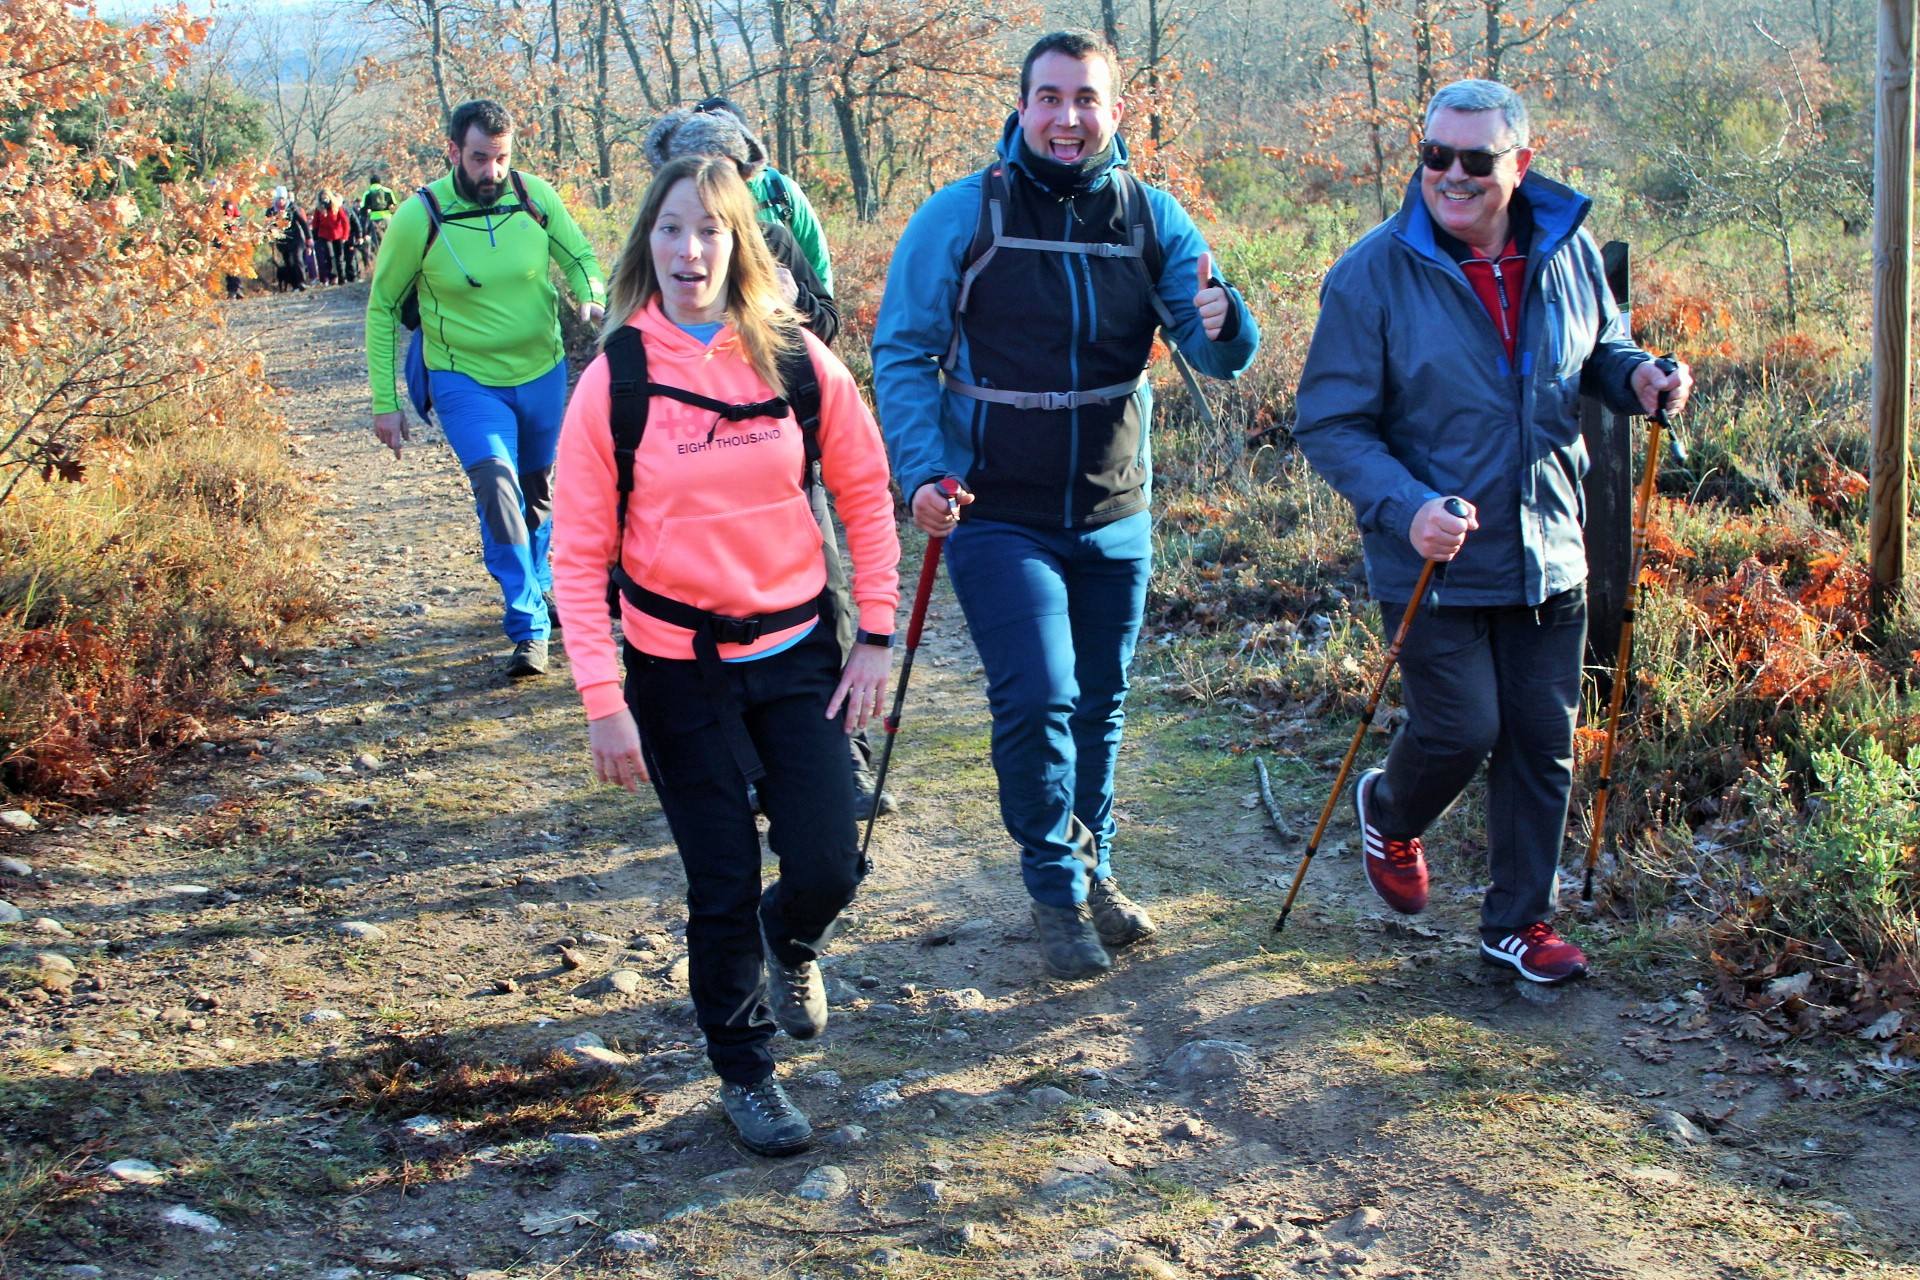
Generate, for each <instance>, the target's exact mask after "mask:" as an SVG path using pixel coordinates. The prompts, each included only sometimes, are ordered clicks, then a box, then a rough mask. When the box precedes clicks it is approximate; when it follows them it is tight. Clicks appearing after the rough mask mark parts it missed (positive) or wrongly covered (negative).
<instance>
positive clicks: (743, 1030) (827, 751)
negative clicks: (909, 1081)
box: [626, 618, 860, 1085]
mask: <svg viewBox="0 0 1920 1280" xmlns="http://www.w3.org/2000/svg"><path fill="white" fill-rule="evenodd" d="M626 660H627V679H626V696H627V706H628V707H629V708H631V709H632V711H633V716H634V720H635V721H636V722H637V723H638V724H639V726H640V749H641V752H642V754H643V756H644V758H645V760H646V764H647V773H648V774H649V775H651V777H652V778H653V789H654V792H655V794H657V795H658V796H659V797H660V807H661V809H663V810H664V811H665V813H666V817H667V825H668V827H669V828H671V829H672V831H673V839H674V843H675V844H676V845H678V846H679V850H680V861H681V864H682V865H683V866H684V867H685V868H686V873H687V957H688V983H689V985H690V986H691V988H692V996H693V1007H694V1014H695V1017H696V1018H697V1019H698V1021H699V1023H700V1030H701V1031H702V1032H703V1033H705V1035H706V1038H707V1057H708V1058H709V1059H710V1060H711V1061H712V1063H713V1069H714V1071H715V1073H716V1074H718V1075H719V1077H720V1078H721V1079H722V1080H725V1081H728V1082H730V1083H733V1084H749V1085H750V1084H757V1083H759V1082H760V1081H761V1080H764V1079H766V1078H767V1077H768V1076H769V1075H771V1074H773V1054H772V1051H771V1050H770V1048H769V1046H768V1041H770V1040H772V1039H773V1035H774V1032H775V1030H776V1027H775V1024H774V1021H773V1016H772V1013H771V1012H770V1011H769V1009H768V1007H767V999H766V997H767V992H766V975H765V971H764V969H763V967H762V963H761V943H760V927H761V922H762V921H764V922H765V925H766V934H767V940H768V941H769V942H770V943H771V944H772V946H773V949H774V953H775V955H777V956H778V957H779V959H780V962H781V963H782V964H786V965H797V964H802V963H804V962H806V961H808V960H814V959H817V958H818V957H819V956H820V955H821V954H822V953H823V952H824V951H825V950H826V947H827V944H828V943H829V942H830V941H831V940H832V937H833V934H834V931H835V923H836V921H837V920H838V918H839V915H840V912H841V910H842V909H843V908H844V907H845V906H846V905H847V904H848V903H849V902H851V901H853V893H854V888H855V886H856V885H858V884H859V880H860V872H859V857H860V851H859V842H858V839H857V832H856V827H855V823H854V817H853V769H852V766H851V764H850V763H849V761H848V757H847V744H846V733H845V730H844V729H843V727H842V724H843V719H842V717H841V716H836V717H835V718H833V719H831V720H829V719H827V714H826V711H827V703H828V702H829V701H830V700H831V699H832V697H833V690H834V687H835V686H836V685H838V684H839V682H840V646H839V644H838V643H837V641H836V639H835V636H834V628H833V620H832V619H831V618H821V619H820V620H819V621H818V622H816V623H815V624H814V628H813V630H812V631H811V632H810V633H808V634H807V636H806V637H805V638H804V639H802V640H801V641H800V642H799V643H797V644H795V645H793V646H792V647H791V648H788V649H784V650H782V651H780V652H779V653H775V654H773V655H772V656H770V657H765V658H756V659H754V660H753V661H751V662H730V663H727V664H726V678H727V680H728V682H729V683H730V684H731V686H732V689H733V696H734V700H735V702H736V703H737V704H738V705H739V708H740V712H741V717H742V719H744V720H745V722H746V726H747V732H748V734H749V735H750V736H751V737H752V739H753V745H754V749H755V750H756V751H757V752H758V753H759V756H760V761H761V763H762V764H763V765H764V766H765V768H766V771H767V773H766V776H765V777H764V778H762V779H760V781H759V782H758V783H756V784H755V786H756V788H757V790H758V791H759V794H760V804H761V807H762V808H763V809H764V810H765V811H766V814H767V844H768V846H769V847H770V848H771V849H772V850H773V854H774V856H775V857H776V858H778V859H779V862H780V878H779V879H778V880H777V881H775V882H774V884H773V886H772V887H771V888H769V889H768V890H767V891H766V892H765V893H764V894H762V892H761V888H760V834H759V831H758V830H757V829H756V828H755V826H754V819H753V810H752V809H751V808H749V807H748V802H747V786H746V779H745V778H744V777H742V776H741V773H740V767H739V766H738V765H737V764H735V763H734V759H733V753H732V752H731V751H730V750H728V748H727V741H726V738H725V736H724V734H723V733H722V732H721V727H720V721H719V712H718V711H717V709H716V708H715V707H714V705H713V702H712V699H711V698H710V697H709V696H708V694H707V691H706V687H705V685H704V683H703V682H702V678H701V675H700V671H699V667H698V664H697V663H695V662H693V661H691V660H686V661H680V660H674V659H669V658H654V657H650V656H648V655H646V654H643V653H641V652H639V651H638V650H637V649H635V648H633V646H631V645H628V646H626ZM843 715H844V713H843Z"/></svg>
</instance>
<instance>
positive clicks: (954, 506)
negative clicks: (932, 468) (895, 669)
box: [907, 476, 960, 650]
mask: <svg viewBox="0 0 1920 1280" xmlns="http://www.w3.org/2000/svg"><path fill="white" fill-rule="evenodd" d="M935 487H936V488H938V489H939V490H940V492H941V493H942V494H944V495H945V496H946V499H947V506H948V508H949V509H951V510H952V511H953V513H954V515H955V516H956V517H958V516H959V514H960V481H959V480H958V479H956V478H955V477H953V476H946V477H944V478H942V479H941V480H940V481H939V483H938V484H937V485H936V486H935ZM946 541H947V540H946V539H945V538H928V539H927V551H926V554H925V556H923V557H922V558H921V561H920V583H919V585H918V586H916V587H915V588H914V591H913V613H912V614H911V615H910V616H909V618H908V620H907V648H908V649H910V650H911V649H918V648H919V647H920V632H921V630H922V629H923V628H925V626H926V625H927V601H928V600H930V599H932V598H933V579H934V572H933V566H934V565H935V564H937V563H938V562H939V560H940V552H941V549H942V548H943V547H945V545H946Z"/></svg>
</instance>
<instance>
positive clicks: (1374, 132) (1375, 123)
mask: <svg viewBox="0 0 1920 1280" xmlns="http://www.w3.org/2000/svg"><path fill="white" fill-rule="evenodd" d="M1360 61H1361V62H1362V64H1364V65H1365V66H1366V68H1367V119H1368V121H1369V122H1370V123H1369V125H1368V129H1367V131H1368V133H1369V134H1370V135H1371V138H1372V142H1373V202H1374V204H1375V206H1376V207H1378V209H1379V210H1380V216H1381V217H1382V218H1384V217H1386V216H1387V153H1386V147H1385V144H1384V143H1383V141H1382V140H1381V137H1380V128H1381V124H1380V68H1379V66H1378V65H1377V64H1376V63H1375V61H1374V56H1373V12H1372V10H1370V9H1369V8H1368V7H1367V5H1366V4H1365V3H1364V0H1363V3H1362V4H1361V5H1360Z"/></svg>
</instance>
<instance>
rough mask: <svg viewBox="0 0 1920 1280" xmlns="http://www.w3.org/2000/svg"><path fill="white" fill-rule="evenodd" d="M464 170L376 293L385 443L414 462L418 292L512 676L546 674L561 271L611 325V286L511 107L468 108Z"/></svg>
mask: <svg viewBox="0 0 1920 1280" xmlns="http://www.w3.org/2000/svg"><path fill="white" fill-rule="evenodd" d="M447 139H448V140H447V158H448V160H449V162H450V164H451V167H452V171H451V172H450V173H449V174H447V176H446V177H444V178H441V179H439V180H438V181H436V182H434V183H432V184H430V185H429V186H427V187H424V188H422V189H421V193H420V194H419V195H417V196H416V197H415V198H413V199H411V200H408V201H406V202H405V203H404V204H402V205H401V206H400V207H399V208H398V209H397V210H396V211H395V212H394V215H393V218H392V220H391V221H390V223H389V224H388V227H387V235H386V240H385V242H384V244H383V246H382V248H381V251H380V257H379V259H378V261H377V263H376V265H375V268H374V273H373V286H372V289H371V291H370V292H369V294H368V297H367V374H368V377H369V379H370V381H371V382H372V384H373V433H374V435H375V436H377V437H379V440H380V443H381V444H383V445H385V446H387V447H388V448H389V449H392V450H393V455H394V457H396V458H398V457H399V456H400V450H401V446H402V444H403V443H404V442H406V441H407V440H410V439H411V438H412V432H411V430H410V428H409V427H408V425H407V419H406V415H405V414H404V413H403V412H402V410H401V408H400V400H399V396H398V395H397V394H396V391H395V386H394V328H395V326H396V325H398V324H399V323H400V322H401V314H402V308H403V307H404V305H405V303H406V301H407V298H408V295H410V294H417V297H418V300H419V309H420V316H419V319H420V329H419V333H418V334H417V335H416V336H415V339H414V341H415V342H416V343H418V344H419V348H420V350H419V353H418V354H419V356H420V357H421V359H422V361H423V363H424V366H425V367H424V371H417V370H416V371H410V376H409V379H408V381H409V390H410V392H411V391H414V390H416V387H415V384H416V383H417V382H418V381H420V379H419V378H417V377H415V376H412V375H413V374H414V373H418V372H423V373H424V382H425V387H424V388H423V389H424V390H425V391H428V392H430V397H416V399H415V404H416V406H417V407H420V408H422V410H423V411H424V408H425V405H424V404H422V402H421V401H422V399H423V398H427V399H429V400H430V403H431V404H432V406H433V407H434V408H435V409H436V410H437V412H438V415H439V419H440V428H441V430H442V432H443V433H444V434H445V435H446V438H447V443H448V444H449V445H450V446H452V448H453V451H454V453H455V454H457V455H458V456H459V458H460V465H461V467H463V468H464V469H465V470H466V473H467V480H468V482H469V483H470V484H471V485H472V487H473V497H474V504H475V509H476V511H477V512H478V515H479V518H480V542H481V547H482V550H483V552H484V556H485V560H486V565H487V571H488V572H489V573H491V574H492V575H493V576H494V579H495V580H496V581H497V582H499V584H500V592H501V596H502V600H503V603H504V614H503V617H502V620H501V625H502V628H503V629H504V630H505V632H506V635H507V639H508V640H510V641H512V642H513V657H512V660H511V661H510V663H509V665H508V667H507V674H508V676H509V677H511V678H513V679H520V678H523V677H526V676H535V675H539V674H541V673H543V672H544V671H545V670H546V669H547V640H548V636H549V635H550V634H551V633H552V630H553V615H552V609H551V606H550V604H549V596H550V593H551V591H552V589H553V571H552V570H551V569H550V568H549V567H548V564H547V543H548V539H549V537H550V534H551V528H550V526H549V523H548V514H549V511H550V510H551V506H552V493H553V456H554V448H555V445H556V444H557V443H558V441H559V438H560V419H561V415H562V413H563V412H564V410H565V408H566V399H567V369H566V352H565V349H564V347H563V346H562V343H561V338H560V319H559V315H558V312H557V310H556V305H557V302H558V295H557V293H556V291H555V289H554V285H553V281H552V278H551V276H550V274H549V272H548V269H547V267H548V263H549V262H551V263H552V264H554V265H556V266H558V267H559V268H560V270H561V272H562V273H563V274H564V275H565V276H566V278H567V286H568V288H569V289H570V290H571V291H572V293H573V296H574V297H575V298H576V299H577V300H578V305H579V314H580V319H581V320H582V321H583V322H584V323H587V324H590V325H598V324H599V323H600V321H601V318H602V315H603V311H604V303H605V301H606V278H605V275H604V273H603V272H602V271H601V270H600V264H599V262H598V261H597V260H596V259H595V258H594V255H593V249H592V247H591V246H589V245H588V244H587V240H586V237H585V236H584V235H582V234H581V232H580V228H579V226H578V225H577V224H575V222H574V220H573V217H572V215H571V214H569V213H568V212H567V208H566V205H565V204H563V203H562V202H561V200H560V196H559V194H558V193H557V192H555V191H554V189H553V188H552V187H551V186H549V185H548V184H547V183H545V182H543V181H541V180H540V179H539V178H536V177H533V176H532V175H530V174H522V173H517V172H515V171H514V170H513V168H512V167H511V157H512V150H513V121H512V118H511V117H510V116H509V115H508V114H507V112H506V110H505V109H504V108H502V107H501V106H500V105H499V104H498V103H494V102H488V101H485V100H481V101H475V102H468V103H463V104H462V105H461V106H460V107H458V108H457V109H456V110H455V111H454V113H453V119H452V121H451V123H450V125H449V128H448V133H447Z"/></svg>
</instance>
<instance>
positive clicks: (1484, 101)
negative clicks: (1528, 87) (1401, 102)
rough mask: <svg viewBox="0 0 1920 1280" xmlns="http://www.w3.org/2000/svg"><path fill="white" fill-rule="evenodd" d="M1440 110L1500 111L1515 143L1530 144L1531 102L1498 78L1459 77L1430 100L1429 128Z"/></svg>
mask: <svg viewBox="0 0 1920 1280" xmlns="http://www.w3.org/2000/svg"><path fill="white" fill-rule="evenodd" d="M1436 111H1498V112H1499V113H1500V114H1501V115H1502V116H1503V117H1504V118H1505V119H1506V122H1507V128H1508V129H1510V130H1512V131H1513V145H1514V146H1516V147H1524V146H1526V145H1527V138H1528V136H1529V135H1528V133H1527V104H1526V103H1524V102H1522V101H1521V100H1520V95H1519V94H1517V93H1515V92H1514V91H1513V90H1511V89H1509V88H1507V86H1506V85H1503V84H1501V83H1500V82H1499V81H1497V80H1455V81H1454V82H1453V83H1452V84H1450V85H1447V86H1446V87H1445V88H1443V89H1441V90H1440V92H1438V93H1436V94H1434V95H1433V100H1432V101H1431V102H1429V103H1427V119H1426V124H1427V127H1428V128H1431V127H1432V126H1433V116H1434V113H1435V112H1436Z"/></svg>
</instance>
